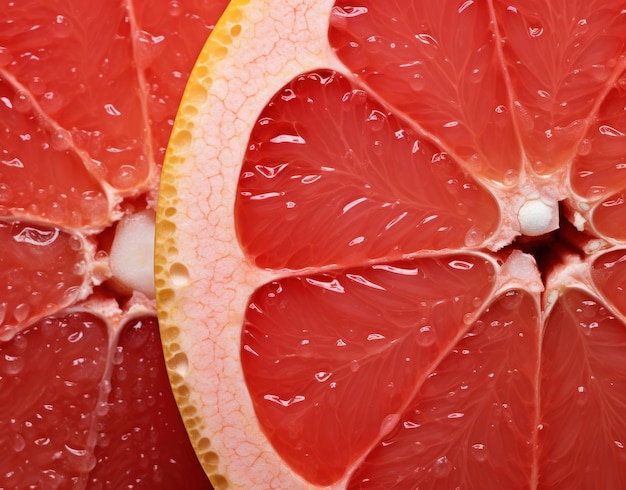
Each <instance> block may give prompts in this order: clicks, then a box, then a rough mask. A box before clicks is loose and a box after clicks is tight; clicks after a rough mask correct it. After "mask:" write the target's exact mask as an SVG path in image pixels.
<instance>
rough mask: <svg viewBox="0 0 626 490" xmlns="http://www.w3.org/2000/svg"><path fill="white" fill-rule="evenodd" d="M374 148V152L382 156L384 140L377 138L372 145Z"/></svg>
mask: <svg viewBox="0 0 626 490" xmlns="http://www.w3.org/2000/svg"><path fill="white" fill-rule="evenodd" d="M372 150H373V152H374V154H376V155H378V156H380V155H382V154H383V142H382V141H379V140H376V141H374V144H373V145H372Z"/></svg>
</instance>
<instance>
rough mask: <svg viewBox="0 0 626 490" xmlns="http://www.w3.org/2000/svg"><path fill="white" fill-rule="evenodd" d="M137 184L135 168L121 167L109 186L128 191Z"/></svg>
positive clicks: (129, 166) (130, 166)
mask: <svg viewBox="0 0 626 490" xmlns="http://www.w3.org/2000/svg"><path fill="white" fill-rule="evenodd" d="M136 183H137V168H136V167H135V166H134V165H128V164H127V165H121V166H120V167H119V168H118V169H117V171H116V172H115V174H114V175H113V178H112V179H111V184H113V185H114V186H115V187H116V188H117V189H129V188H131V187H133V186H134V185H135V184H136Z"/></svg>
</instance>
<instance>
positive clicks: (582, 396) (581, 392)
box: [576, 386, 589, 406]
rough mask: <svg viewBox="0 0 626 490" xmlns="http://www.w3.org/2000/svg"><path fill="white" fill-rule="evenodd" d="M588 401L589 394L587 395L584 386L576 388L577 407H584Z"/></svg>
mask: <svg viewBox="0 0 626 490" xmlns="http://www.w3.org/2000/svg"><path fill="white" fill-rule="evenodd" d="M588 401H589V393H587V389H586V388H585V387H584V386H579V387H578V396H577V397H576V404H577V405H581V406H582V405H586V404H587V402H588Z"/></svg>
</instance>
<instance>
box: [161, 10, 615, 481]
mask: <svg viewBox="0 0 626 490" xmlns="http://www.w3.org/2000/svg"><path fill="white" fill-rule="evenodd" d="M625 20H626V17H625V16H624V9H623V5H622V4H621V3H620V2H603V3H600V2H593V1H592V2H588V1H587V2H578V1H576V2H561V1H552V2H500V1H498V0H490V1H486V2H473V1H471V0H469V1H461V0H445V1H442V2H437V3H436V4H435V3H433V2H427V1H422V0H412V1H410V2H399V1H390V2H385V3H384V5H383V4H381V3H380V2H375V1H370V0H362V1H361V2H359V3H358V4H354V3H352V2H345V1H343V0H337V1H331V0H325V1H319V0H315V1H313V0H302V1H297V2H290V3H289V4H285V3H284V2H279V1H272V0H258V1H252V2H248V1H234V2H232V3H231V4H230V5H229V7H228V8H227V10H226V12H225V14H224V16H223V17H222V18H221V20H220V22H219V23H218V25H217V27H216V29H215V30H214V31H213V33H212V35H211V37H210V38H209V40H208V42H207V44H206V45H205V47H204V49H203V51H202V54H201V55H200V58H199V60H198V63H197V64H196V67H195V69H194V71H193V73H192V75H191V77H190V81H189V83H188V86H187V89H186V92H185V95H184V97H183V100H182V103H181V107H180V110H179V114H178V118H177V121H176V124H175V129H174V131H173V134H172V138H171V141H170V147H169V150H168V153H167V156H166V163H165V166H164V170H163V174H162V180H161V187H160V197H159V205H158V212H157V244H156V268H155V270H156V297H157V304H158V309H159V320H160V323H161V328H162V330H163V332H164V334H165V347H166V357H167V359H168V367H169V369H170V376H171V379H172V381H173V384H174V389H175V393H176V394H177V399H178V403H179V405H180V406H181V410H182V412H183V414H184V417H185V419H186V423H187V426H188V427H189V428H190V435H191V439H192V442H193V444H194V446H195V449H196V451H197V453H198V454H199V456H200V460H201V461H202V462H203V465H204V468H205V469H206V471H207V473H208V474H209V475H210V477H211V480H212V482H213V484H214V485H215V486H216V487H219V488H289V489H294V488H361V489H362V488H466V487H467V488H532V489H537V488H569V487H579V486H582V487H585V488H616V487H618V486H619V482H620V481H623V479H624V478H625V477H626V473H625V471H626V470H625V468H626V466H625V465H624V458H625V457H626V449H625V448H624V444H625V443H626V421H625V420H624V417H623V413H624V408H625V405H626V399H625V397H624V393H625V391H624V383H625V382H626V376H625V375H626V373H625V367H626V361H625V359H626V356H625V355H624V342H625V341H626V323H625V321H626V317H625V314H626V308H625V306H624V299H623V294H622V289H623V282H624V279H623V277H624V276H623V274H622V269H623V267H624V266H623V264H624V256H625V254H626V252H625V250H624V243H623V236H624V235H623V223H624V216H623V211H622V210H623V202H622V201H623V200H622V198H621V196H622V194H623V192H624V187H625V184H624V181H623V179H622V177H623V176H622V167H623V165H622V163H621V158H622V156H621V155H623V152H624V150H625V149H626V146H625V145H626V143H625V141H626V140H625V139H624V133H626V128H624V127H623V110H622V109H623V107H624V102H623V100H622V99H623V97H624V83H623V81H624V79H625V74H624V69H625V68H626V62H625V61H624V60H625V59H626V57H625V54H626V35H625V34H624V33H626V30H624V21H625Z"/></svg>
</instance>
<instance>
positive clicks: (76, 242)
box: [69, 235, 83, 252]
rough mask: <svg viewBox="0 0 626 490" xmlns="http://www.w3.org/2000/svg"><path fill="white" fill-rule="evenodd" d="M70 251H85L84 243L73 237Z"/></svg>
mask: <svg viewBox="0 0 626 490" xmlns="http://www.w3.org/2000/svg"><path fill="white" fill-rule="evenodd" d="M69 246H70V249H71V250H73V251H74V252H78V251H80V250H82V249H83V241H82V240H81V239H80V238H79V237H78V236H76V235H72V236H70V238H69Z"/></svg>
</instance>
